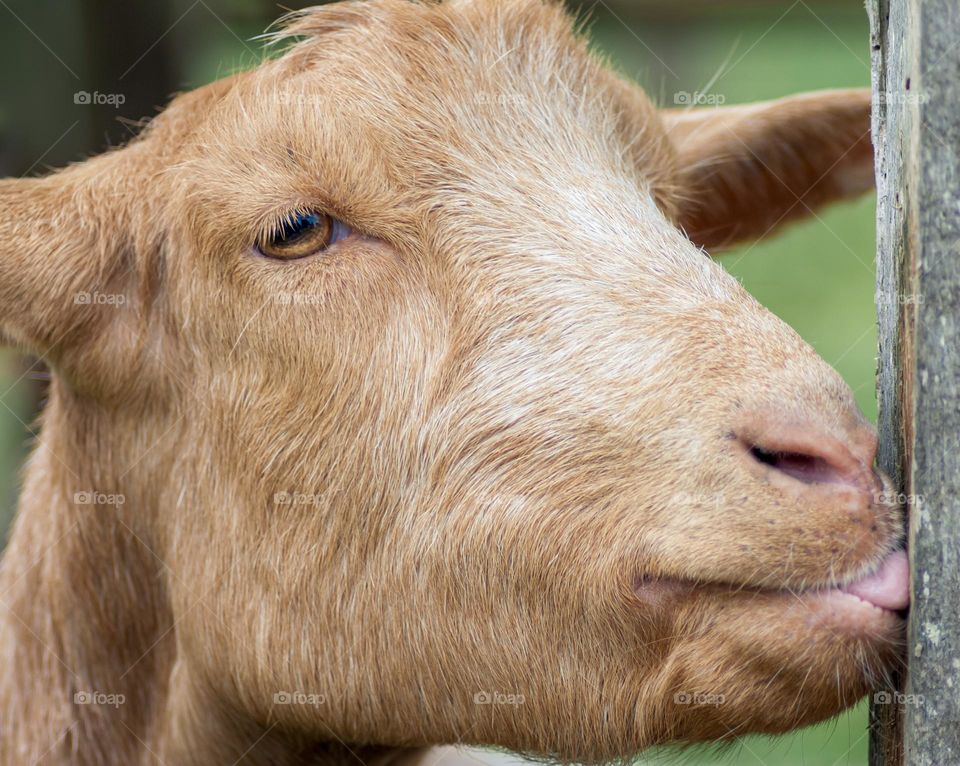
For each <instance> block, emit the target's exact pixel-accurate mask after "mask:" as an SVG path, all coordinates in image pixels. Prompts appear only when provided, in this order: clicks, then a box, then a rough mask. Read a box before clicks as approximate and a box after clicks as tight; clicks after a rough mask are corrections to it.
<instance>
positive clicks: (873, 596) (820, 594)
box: [634, 550, 910, 614]
mask: <svg viewBox="0 0 960 766" xmlns="http://www.w3.org/2000/svg"><path fill="white" fill-rule="evenodd" d="M723 587H724V586H723V585H722V584H720V583H709V582H705V583H697V582H695V581H693V580H684V579H678V578H669V577H667V578H646V577H639V578H637V580H636V581H635V583H634V593H635V594H636V595H637V596H639V597H641V598H642V599H643V600H644V601H659V600H661V599H664V598H667V599H669V598H672V597H676V596H679V595H681V594H684V593H690V592H692V591H697V590H701V589H707V588H713V589H715V588H723ZM726 587H728V588H729V589H730V590H732V591H736V592H752V593H765V594H768V595H784V596H790V597H791V598H800V599H803V598H804V597H806V598H809V599H813V600H818V601H829V602H831V603H834V604H836V605H838V606H840V608H841V609H843V608H848V607H850V606H859V607H866V608H868V609H872V610H877V611H883V612H886V613H889V614H896V613H898V612H899V613H901V614H902V613H903V612H904V610H906V609H908V608H909V606H910V571H909V563H908V560H907V554H906V552H905V551H903V550H898V551H894V552H892V553H889V554H887V556H886V557H885V558H884V559H883V561H881V562H880V564H879V565H878V566H877V567H876V568H875V569H874V570H872V571H871V572H869V573H867V574H866V575H863V576H862V577H859V578H858V579H856V580H854V581H852V582H850V583H847V584H846V585H832V586H821V587H817V588H810V589H805V590H800V591H793V590H791V589H789V588H769V587H767V588H765V587H752V586H744V585H739V586H737V585H728V586H726Z"/></svg>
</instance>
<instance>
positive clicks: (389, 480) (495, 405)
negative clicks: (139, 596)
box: [0, 0, 902, 761]
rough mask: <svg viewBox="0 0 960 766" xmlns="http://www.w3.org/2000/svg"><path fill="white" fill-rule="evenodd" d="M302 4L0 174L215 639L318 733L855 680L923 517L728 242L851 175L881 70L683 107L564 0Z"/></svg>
mask: <svg viewBox="0 0 960 766" xmlns="http://www.w3.org/2000/svg"><path fill="white" fill-rule="evenodd" d="M289 34H292V35H297V36H304V37H306V38H307V39H306V40H304V41H302V42H300V43H299V44H298V45H296V46H294V47H293V48H292V49H291V50H290V51H289V52H288V53H287V54H286V55H284V56H283V57H282V58H279V59H276V60H273V61H269V62H267V63H264V64H262V65H261V66H260V67H259V68H257V69H256V70H254V71H252V72H249V73H246V74H242V75H238V76H235V77H233V78H230V79H228V80H225V81H221V82H219V83H216V84H214V85H212V86H208V87H207V88H204V89H201V90H199V91H196V92H194V93H191V94H187V95H184V96H182V97H180V98H178V99H177V100H175V101H174V102H173V104H172V105H171V106H170V107H169V108H168V109H167V110H166V112H165V113H163V114H162V115H161V116H160V117H158V118H157V119H156V120H155V121H154V123H153V124H152V125H151V126H150V127H149V128H148V129H147V130H146V132H145V134H144V136H142V137H141V138H140V139H138V140H137V141H135V142H134V143H132V144H131V145H130V146H128V147H126V148H125V149H123V150H120V151H117V152H114V153H112V154H109V155H106V156H104V157H101V158H96V159H94V160H91V161H89V162H87V163H85V164H83V165H79V166H76V167H74V168H72V169H69V170H67V171H65V172H63V173H60V174H58V175H55V176H51V177H49V178H46V179H40V180H34V181H27V182H13V183H12V184H8V185H6V186H5V187H4V188H3V189H2V193H0V198H3V200H4V204H5V205H6V215H5V216H4V218H5V219H6V220H13V219H14V218H16V219H17V220H18V221H20V222H24V221H29V220H33V221H41V220H42V221H49V220H50V219H51V216H54V218H55V220H57V221H60V224H59V225H57V226H48V227H47V228H44V226H43V225H39V224H37V225H34V226H28V227H27V230H23V229H18V230H19V231H20V239H19V243H20V245H21V246H22V247H19V248H17V252H18V253H40V252H50V256H49V257H48V258H46V260H44V259H40V261H41V262H39V263H33V262H28V259H27V258H26V257H25V256H22V257H14V258H13V259H12V260H11V259H8V262H9V265H8V266H7V268H6V269H5V272H6V273H5V275H4V279H5V280H6V285H5V286H6V289H7V293H8V296H9V300H8V302H7V306H8V312H7V316H6V317H5V318H4V324H3V326H4V330H5V332H6V334H7V335H8V336H9V337H10V338H12V339H14V340H16V341H17V342H19V343H21V344H22V345H26V346H27V347H30V348H33V349H35V350H41V351H44V352H45V353H47V354H48V355H49V357H50V358H51V359H52V360H53V363H54V366H55V369H56V371H57V374H58V378H59V381H60V383H59V385H60V388H61V390H62V391H63V392H66V393H64V394H62V395H63V396H64V397H67V398H69V401H70V403H71V404H70V406H71V407H73V408H74V409H76V410H83V411H84V412H86V413H88V415H87V416H86V417H87V420H86V421H85V422H87V423H89V422H90V418H93V415H90V414H89V413H94V412H95V413H96V416H95V417H96V422H97V423H98V430H97V439H98V440H99V441H97V442H96V444H100V445H102V444H103V443H105V442H109V443H111V444H115V445H116V444H120V445H126V447H124V448H125V449H130V450H133V449H134V445H140V446H145V445H148V444H152V443H154V442H155V441H156V440H157V438H158V437H160V439H159V441H156V445H155V446H154V447H153V448H152V449H150V450H149V451H148V452H146V454H145V455H144V456H143V457H142V459H141V460H139V461H138V462H137V464H136V465H135V466H134V467H133V468H131V469H130V470H129V471H128V472H127V473H126V474H125V476H124V477H122V478H121V477H120V476H108V478H109V479H110V480H111V481H115V482H118V483H120V484H121V485H122V487H121V488H123V489H124V491H125V492H126V493H127V495H128V497H133V498H135V499H136V500H135V502H136V503H138V504H139V506H140V507H141V508H142V525H143V532H142V534H143V536H144V538H145V539H149V541H150V544H151V546H152V547H153V549H154V550H156V552H157V554H158V555H159V556H160V557H161V558H162V559H163V560H164V561H165V562H166V563H167V564H168V566H169V571H170V572H171V573H172V574H171V577H170V580H169V582H168V584H167V587H168V590H169V594H170V600H171V604H172V610H173V615H174V616H175V618H176V623H175V624H176V633H177V645H178V652H180V653H181V656H182V660H183V663H184V666H185V667H187V668H189V669H190V670H191V671H192V672H193V673H195V674H196V677H198V678H202V679H203V682H204V685H205V688H207V689H209V690H211V691H212V692H213V693H214V694H215V695H218V696H219V697H221V698H229V699H230V700H232V702H231V705H232V707H233V708H234V709H235V710H238V711H241V712H242V714H243V715H246V716H250V717H252V718H254V719H256V720H260V721H267V720H274V721H279V722H280V725H281V726H282V727H283V728H284V729H285V730H290V731H294V732H297V736H299V737H307V738H316V739H329V738H330V736H331V732H332V733H333V734H334V735H335V736H336V737H338V738H340V739H342V740H344V741H348V742H376V743H380V744H389V745H412V744H422V743H438V742H457V741H462V742H476V743H486V744H497V745H503V746H506V747H508V748H512V749H516V750H523V751H530V752H536V753H549V754H554V755H557V756H560V757H563V758H567V759H571V760H577V761H590V760H597V759H602V758H609V757H613V756H618V755H624V754H629V753H631V752H634V751H636V750H638V749H640V748H642V747H644V746H646V745H649V744H652V743H655V742H662V741H668V740H703V739H713V738H723V737H725V736H729V735H732V734H734V733H737V734H740V733H743V732H745V731H751V730H752V731H766V732H776V731H782V730H785V729H788V728H791V727H794V726H797V725H800V724H805V723H809V722H812V721H816V720H819V719H822V718H824V717H826V716H830V715H832V714H834V713H836V712H837V711H839V710H841V709H842V708H843V707H845V706H847V705H849V704H851V703H852V702H853V701H855V700H856V699H857V698H859V697H860V696H862V695H863V694H864V693H865V692H866V691H867V690H868V689H869V688H870V685H871V684H872V683H874V682H875V681H876V679H877V678H878V677H879V675H880V674H882V673H883V671H884V670H885V669H886V668H887V667H889V666H890V664H891V663H892V662H894V661H895V657H896V655H895V646H896V642H897V640H898V636H899V633H900V630H901V622H900V620H899V618H898V617H897V615H896V614H895V612H894V611H892V609H893V608H896V607H899V606H902V604H900V603H897V601H898V598H899V596H898V595H897V594H895V593H892V591H891V587H890V586H891V583H892V584H893V585H897V584H898V583H899V582H900V580H898V579H897V577H895V576H894V575H890V576H884V577H881V576H879V575H877V576H874V577H873V580H872V581H871V583H872V584H873V585H877V583H878V582H879V585H880V586H884V587H886V590H884V588H883V587H879V591H883V593H881V595H880V596H877V595H876V593H877V592H878V589H877V588H875V589H874V591H873V594H874V595H873V596H871V598H872V599H873V601H874V603H875V604H876V605H873V604H871V603H867V602H865V601H863V600H861V599H858V598H857V597H855V596H853V595H848V594H846V593H844V592H843V590H842V588H841V586H843V584H845V583H849V582H851V581H855V580H856V579H857V578H859V577H862V576H863V575H864V574H865V573H868V572H871V571H873V570H874V569H876V568H877V567H878V564H879V563H880V562H881V561H882V560H884V558H885V557H886V556H887V555H888V554H889V552H890V551H891V550H893V549H894V548H896V547H897V544H898V540H899V534H900V527H901V517H900V511H899V510H898V509H897V508H894V507H890V506H888V505H887V504H885V503H884V502H882V497H881V496H882V489H883V484H882V482H883V481H885V480H883V479H882V478H878V475H877V474H875V473H874V471H873V468H872V464H873V457H874V450H875V437H874V434H873V432H872V430H871V428H870V427H869V426H868V425H867V424H866V423H865V422H864V420H863V419H862V417H861V416H860V415H859V414H858V412H857V410H856V408H855V405H854V403H853V399H852V396H851V393H850V391H849V390H848V388H847V386H846V385H845V384H844V383H843V382H842V381H841V380H840V378H839V377H838V375H837V374H836V373H835V372H834V371H833V370H832V369H830V368H829V367H828V366H827V365H826V364H825V363H824V362H823V361H822V360H821V359H819V358H818V357H817V356H816V355H815V353H814V352H813V351H812V350H811V349H810V348H809V347H808V346H807V345H806V344H805V343H804V342H803V341H802V340H801V339H800V338H799V337H798V336H797V335H796V334H795V333H794V332H793V331H792V330H791V329H790V328H788V327H787V326H786V325H785V324H784V323H782V322H781V321H779V320H778V319H776V318H775V317H774V316H773V315H771V314H770V313H769V312H767V311H766V310H764V309H763V308H762V307H761V306H760V305H758V304H757V303H756V302H755V301H754V300H752V299H751V298H750V296H749V295H747V294H746V293H745V292H744V290H742V289H741V287H740V286H739V285H738V283H737V282H736V281H735V280H734V279H733V278H731V277H730V276H729V275H728V274H726V273H725V272H724V271H723V270H722V269H721V268H720V267H719V266H718V265H716V264H715V263H713V262H712V261H711V260H710V258H709V257H708V256H707V255H706V254H705V253H704V252H703V251H702V250H701V249H700V247H699V246H700V245H707V246H711V247H712V246H718V245H721V244H725V243H726V242H727V241H732V240H734V239H740V238H744V237H751V236H759V235H760V234H762V233H764V231H765V230H766V229H768V228H772V226H773V225H774V224H775V223H776V222H778V221H780V220H785V219H788V218H790V217H792V215H793V213H795V212H798V211H800V210H802V209H804V208H805V207H809V206H811V205H815V204H820V203H823V202H827V201H829V200H831V199H833V198H836V197H839V196H842V195H843V194H846V193H848V192H853V191H855V190H858V189H860V188H861V187H862V186H863V178H864V177H865V173H866V175H868V174H869V169H870V162H871V155H870V148H869V142H868V141H867V140H866V138H865V137H864V135H863V134H864V133H865V132H866V131H867V128H868V112H869V105H868V103H867V101H866V99H865V98H864V97H863V96H862V95H861V94H858V93H834V94H826V95H819V96H812V97H800V98H797V99H792V100H787V101H784V102H779V103H774V104H768V105H762V106H757V107H747V108H732V109H718V110H709V111H707V112H699V111H694V112H689V113H679V114H672V113H664V112H658V111H657V110H656V109H654V107H653V106H652V105H651V103H650V102H649V101H648V99H647V98H646V97H645V96H644V95H643V94H642V93H640V92H639V91H637V90H636V89H635V88H633V87H632V86H628V85H627V84H625V83H624V82H623V81H622V80H620V79H619V78H617V77H616V76H615V75H614V74H613V73H612V72H610V71H609V70H608V69H606V68H605V67H604V66H603V65H602V64H601V63H599V62H598V61H597V60H596V59H595V58H593V57H592V56H591V55H590V54H589V53H588V52H587V50H586V48H585V45H584V44H583V43H582V42H581V41H580V40H579V39H577V37H576V35H575V34H574V33H573V31H572V29H571V23H570V22H569V20H568V19H567V18H566V17H565V16H564V15H563V13H562V12H561V10H560V9H559V8H558V7H555V6H552V5H544V4H541V3H539V2H535V1H534V0H487V1H484V2H480V1H479V0H477V1H475V2H450V3H446V4H441V5H435V4H426V5H416V4H409V3H406V2H399V1H398V0H377V1H376V2H371V3H368V4H359V5H358V4H346V5H342V6H341V5H338V6H330V7H325V8H322V9H317V10H314V11H310V12H309V13H306V14H305V15H302V16H300V17H298V18H297V19H296V20H295V21H294V22H293V24H292V26H291V27H290V29H289ZM858 179H859V180H858ZM53 206H56V208H55V211H54V212H52V210H53V209H54V208H53ZM31 217H32V218H31ZM71 227H72V228H71ZM44 231H46V233H47V238H46V239H45V240H42V239H41V237H43V236H44V235H43V232H44ZM54 237H55V238H57V239H56V242H57V243H58V244H57V246H56V247H53V248H51V246H50V238H54ZM51 251H54V252H51ZM15 256H16V254H15ZM63 264H69V269H68V272H69V275H68V276H65V277H64V276H60V277H58V278H55V275H56V274H57V273H58V272H57V271H56V270H57V269H58V268H64V266H63ZM77 291H86V292H88V293H90V294H96V293H97V292H98V291H99V292H101V293H110V294H113V293H116V294H121V295H124V296H125V300H124V301H123V302H122V303H121V304H120V305H116V302H114V305H104V304H103V303H102V302H97V301H91V302H90V303H89V304H85V305H84V304H81V305H77V304H76V303H75V301H74V296H75V295H76V293H77ZM51 317H53V318H52V319H51ZM64 337H66V338H68V341H64V340H62V339H63V338H64ZM68 417H69V416H68ZM92 449H93V450H94V451H96V449H97V447H96V445H94V447H93V448H92ZM118 449H120V448H118V447H113V448H111V453H113V452H116V451H117V450H118ZM101 450H102V447H101ZM105 470H106V469H105ZM129 502H130V501H128V503H129ZM898 561H899V560H898V559H896V558H894V559H888V560H886V562H885V563H884V565H883V567H882V570H883V572H884V573H889V572H890V571H894V570H896V568H897V566H899V564H898ZM894 581H896V582H894ZM868 584H869V583H868ZM851 590H853V591H855V592H860V593H861V594H863V593H866V592H867V588H865V587H863V584H862V583H861V584H860V588H859V591H858V590H857V586H854V587H852V588H851ZM884 594H885V595H884ZM198 596H199V597H202V599H203V602H204V608H192V606H191V605H192V604H195V603H196V600H197V598H198ZM878 606H879V607H887V608H877V607H878ZM292 690H298V691H301V692H303V693H305V694H314V695H318V697H320V696H322V699H323V704H322V705H276V704H275V695H277V694H279V693H282V692H283V691H288V692H289V691H292ZM487 703H489V704H487ZM503 703H509V704H503Z"/></svg>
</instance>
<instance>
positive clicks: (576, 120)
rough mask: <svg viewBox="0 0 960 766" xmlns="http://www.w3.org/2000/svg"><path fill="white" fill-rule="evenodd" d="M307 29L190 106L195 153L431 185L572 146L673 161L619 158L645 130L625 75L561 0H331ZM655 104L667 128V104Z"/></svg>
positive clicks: (543, 159) (226, 164)
mask: <svg viewBox="0 0 960 766" xmlns="http://www.w3.org/2000/svg"><path fill="white" fill-rule="evenodd" d="M481 7H484V8H486V12H485V13H481V12H480V8H481ZM334 8H336V6H335V7H334ZM492 10H496V11H497V12H491V11H492ZM348 21H349V22H350V23H347V22H348ZM335 22H339V24H338V23H335ZM291 31H292V32H293V33H295V34H298V35H310V36H309V37H308V38H307V39H306V40H304V41H302V42H301V43H300V44H298V45H297V46H295V47H294V48H293V49H292V50H291V51H289V52H288V53H287V54H286V55H285V56H284V57H282V58H281V59H279V60H275V61H271V62H268V63H266V64H264V65H262V66H261V67H259V68H258V69H256V70H253V71H251V72H249V73H245V74H243V75H239V76H237V77H235V78H233V79H232V81H231V82H230V83H229V84H226V85H225V84H222V83H218V84H215V85H214V86H210V87H209V89H208V90H207V92H206V93H205V94H190V95H188V96H187V97H186V98H185V99H184V101H185V103H184V104H182V105H180V104H177V105H175V108H177V107H180V108H183V107H186V106H188V105H189V108H190V109H191V110H192V111H193V112H194V113H195V114H196V115H197V118H198V122H199V123H201V127H200V129H198V130H196V131H195V132H194V136H193V137H194V140H193V141H192V142H191V143H192V148H193V149H194V150H195V151H194V152H192V153H193V155H194V156H195V157H200V158H210V159H213V160H215V161H214V162H213V163H210V167H211V168H216V169H217V172H218V173H220V174H221V175H222V171H223V170H224V169H231V168H238V169H239V174H240V175H241V176H242V175H243V173H244V168H246V169H248V170H249V169H252V168H253V167H256V168H258V170H259V175H260V176H261V178H260V180H261V181H267V180H268V178H267V177H269V176H270V175H271V173H270V171H271V169H274V170H276V171H277V173H275V174H273V175H274V176H275V177H274V178H273V179H272V182H273V183H276V182H277V181H279V180H280V176H282V175H290V174H291V173H293V175H297V174H298V173H297V168H296V167H295V166H296V165H297V163H298V162H299V163H300V166H301V169H303V168H308V169H309V171H310V172H314V171H315V172H316V173H319V174H320V175H321V176H323V175H324V173H325V172H326V174H327V175H328V176H329V177H328V178H318V179H315V180H317V181H325V182H326V185H327V186H333V187H337V186H342V187H343V188H344V189H345V190H346V189H349V188H350V187H351V186H352V185H354V184H353V183H352V181H351V178H350V177H351V176H353V177H354V179H353V180H355V181H358V182H361V184H362V183H363V182H364V179H366V182H367V183H376V184H378V185H381V186H382V185H383V184H384V183H392V184H394V185H395V186H397V187H398V188H399V187H403V186H406V187H409V188H415V187H419V188H420V189H421V190H422V189H425V188H426V189H429V188H431V186H436V185H437V184H438V183H444V182H449V181H450V180H451V179H450V174H453V175H454V176H457V175H462V176H463V177H473V178H484V177H487V176H488V175H489V174H490V172H491V170H493V169H496V168H500V169H501V172H502V171H504V170H506V169H507V168H509V170H510V171H511V173H512V175H514V176H516V177H522V176H524V175H527V176H530V175H536V174H537V173H540V174H542V173H543V171H544V168H546V167H550V166H551V165H552V166H557V162H556V161H557V160H559V159H561V158H563V159H565V160H566V162H564V163H563V164H564V165H566V166H577V167H578V168H580V169H581V170H582V169H583V168H586V167H593V168H602V169H603V170H606V171H610V170H611V169H613V170H615V171H616V172H621V173H625V174H628V175H630V176H633V177H635V178H637V179H640V178H641V177H642V176H643V175H644V171H645V170H646V171H648V172H647V175H656V174H657V173H658V172H660V170H661V168H660V167H658V164H659V163H660V162H661V161H662V159H663V152H662V151H656V150H655V151H651V152H650V153H649V155H650V162H649V167H648V168H644V167H643V166H642V164H641V165H640V166H638V164H637V163H636V161H635V157H633V158H631V160H630V161H625V162H622V163H618V155H622V154H624V153H626V152H627V151H630V150H632V149H634V148H635V147H633V146H632V144H633V142H634V141H635V136H630V135H628V134H627V132H626V131H623V129H622V125H621V124H619V122H618V116H619V113H620V110H622V109H623V106H622V105H619V104H617V103H616V98H617V93H616V88H615V87H614V86H612V82H613V81H614V79H615V78H614V75H613V74H612V73H610V72H608V71H607V70H606V69H604V68H603V67H602V66H601V65H600V64H599V63H598V62H597V61H596V60H595V59H594V58H593V57H592V56H591V55H590V54H589V53H588V51H587V50H586V46H585V44H584V42H583V41H582V40H581V39H579V38H578V37H577V35H576V34H575V33H574V30H573V29H572V23H571V21H570V20H569V19H568V18H567V17H566V16H565V15H564V14H563V13H562V11H561V9H560V8H558V7H554V6H553V5H546V4H543V3H541V2H538V1H536V0H501V1H500V2H490V3H448V4H442V5H435V4H431V5H418V4H411V3H408V2H392V1H390V0H388V1H386V2H384V1H383V0H380V1H379V2H373V3H367V4H361V5H353V4H351V5H347V6H346V7H345V8H342V9H339V10H329V11H328V10H327V9H320V10H315V11H313V12H311V13H310V14H307V15H305V16H303V17H302V18H301V20H300V21H299V22H297V23H295V24H294V25H293V27H292V29H291ZM632 108H633V109H634V111H636V104H634V105H633V107H632ZM645 117H646V118H647V119H648V121H650V122H652V123H655V125H654V126H653V129H652V130H651V133H654V134H655V133H656V132H657V131H658V130H659V128H658V124H659V122H658V118H657V116H656V112H655V110H654V109H653V108H652V107H650V108H649V109H648V112H647V114H646V115H645ZM661 143H663V142H662V141H661ZM254 157H255V158H256V159H257V160H258V161H259V162H258V163H251V162H250V160H251V158H254ZM611 163H613V165H615V166H616V167H613V168H612V167H611ZM194 169H195V170H196V168H194ZM527 171H529V172H527ZM533 171H536V172H533ZM195 177H196V176H195ZM257 184H258V181H253V182H252V186H247V187H245V188H248V189H251V190H253V189H255V188H256V186H257ZM331 193H333V190H332V192H331Z"/></svg>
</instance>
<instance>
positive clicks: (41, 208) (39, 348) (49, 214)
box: [0, 160, 122, 359]
mask: <svg viewBox="0 0 960 766" xmlns="http://www.w3.org/2000/svg"><path fill="white" fill-rule="evenodd" d="M93 162H95V160H91V161H90V162H89V163H84V165H76V166H73V167H71V168H69V169H68V170H66V171H63V172H60V173H55V174H53V175H50V176H47V177H44V178H29V179H6V180H0V341H2V342H3V343H5V344H8V345H15V346H18V347H20V348H21V349H24V350H26V351H29V352H32V353H39V354H44V355H48V354H50V355H53V357H54V359H56V352H57V351H58V350H59V349H61V348H65V347H68V346H69V345H70V344H73V343H77V342H78V333H80V332H81V331H82V330H83V329H86V328H87V327H88V326H89V325H90V324H91V323H92V322H93V321H95V316H96V312H95V311H94V310H93V309H95V308H96V307H94V306H92V305H91V304H93V303H94V302H95V299H94V296H95V293H96V291H97V290H98V289H100V290H104V288H102V287H99V286H98V285H99V283H100V282H101V281H102V279H103V278H104V276H105V275H108V274H109V273H110V268H109V258H108V248H107V247H106V243H107V240H108V238H107V237H106V236H105V229H106V228H107V227H105V226H103V223H102V221H101V220H100V218H99V216H98V209H99V207H100V204H101V200H102V199H103V198H104V197H109V196H110V193H109V191H107V190H103V189H99V188H98V183H97V174H96V173H94V172H91V169H88V168H87V167H85V165H88V164H91V163H93ZM104 292H105V290H104ZM118 302H119V303H122V300H121V301H114V302H113V303H114V304H116V303H118Z"/></svg>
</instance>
